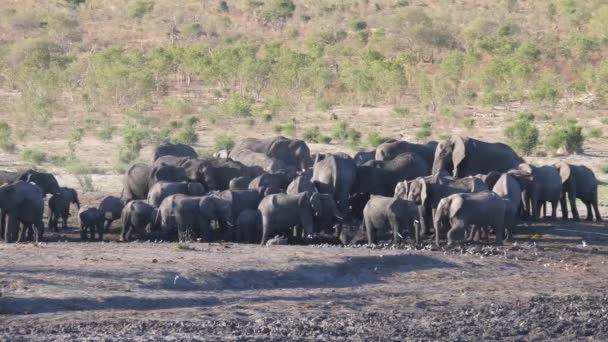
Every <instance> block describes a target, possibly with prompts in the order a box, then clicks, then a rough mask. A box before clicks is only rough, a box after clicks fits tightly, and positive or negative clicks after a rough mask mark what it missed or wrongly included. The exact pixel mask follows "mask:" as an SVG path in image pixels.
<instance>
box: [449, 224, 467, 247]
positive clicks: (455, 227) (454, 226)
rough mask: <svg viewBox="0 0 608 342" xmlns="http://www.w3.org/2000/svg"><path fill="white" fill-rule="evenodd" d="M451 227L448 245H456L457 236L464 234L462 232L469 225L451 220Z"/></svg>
mask: <svg viewBox="0 0 608 342" xmlns="http://www.w3.org/2000/svg"><path fill="white" fill-rule="evenodd" d="M450 221H451V222H450V223H451V224H450V225H451V227H452V228H450V230H449V231H448V245H451V244H452V243H454V237H455V236H456V234H459V233H462V231H463V230H464V229H465V228H466V227H467V225H466V224H465V223H464V222H463V221H461V220H450Z"/></svg>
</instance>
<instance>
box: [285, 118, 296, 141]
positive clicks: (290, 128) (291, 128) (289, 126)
mask: <svg viewBox="0 0 608 342" xmlns="http://www.w3.org/2000/svg"><path fill="white" fill-rule="evenodd" d="M297 130H298V128H297V126H296V119H293V118H292V119H291V120H289V121H288V122H287V123H286V124H285V125H284V126H283V133H285V135H287V136H289V137H292V138H295V136H296V133H297Z"/></svg>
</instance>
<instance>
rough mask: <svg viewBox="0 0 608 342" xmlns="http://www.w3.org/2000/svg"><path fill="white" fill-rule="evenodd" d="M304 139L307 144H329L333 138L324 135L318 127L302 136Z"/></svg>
mask: <svg viewBox="0 0 608 342" xmlns="http://www.w3.org/2000/svg"><path fill="white" fill-rule="evenodd" d="M302 139H304V140H305V141H306V142H311V143H317V144H329V143H330V142H331V137H328V136H325V135H323V134H322V133H321V131H320V130H319V127H318V126H315V127H313V128H311V129H308V130H306V131H305V132H304V134H303V135H302Z"/></svg>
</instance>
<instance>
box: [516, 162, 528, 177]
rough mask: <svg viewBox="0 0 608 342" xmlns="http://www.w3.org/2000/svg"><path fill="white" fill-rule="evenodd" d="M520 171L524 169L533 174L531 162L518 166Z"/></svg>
mask: <svg viewBox="0 0 608 342" xmlns="http://www.w3.org/2000/svg"><path fill="white" fill-rule="evenodd" d="M517 168H518V169H519V170H520V171H523V172H525V173H527V174H529V175H531V174H532V166H531V165H530V164H526V163H522V164H519V166H518V167H517Z"/></svg>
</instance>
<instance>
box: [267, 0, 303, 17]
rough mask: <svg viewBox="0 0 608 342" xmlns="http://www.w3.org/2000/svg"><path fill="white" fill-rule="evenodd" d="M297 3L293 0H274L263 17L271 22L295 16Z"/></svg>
mask: <svg viewBox="0 0 608 342" xmlns="http://www.w3.org/2000/svg"><path fill="white" fill-rule="evenodd" d="M295 10H296V5H295V4H294V3H293V1H291V0H273V1H272V3H271V4H270V5H269V7H268V8H267V9H266V11H264V13H263V17H264V18H265V19H266V20H267V21H270V22H277V21H286V20H287V19H289V18H291V17H292V16H293V12H294V11H295Z"/></svg>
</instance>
